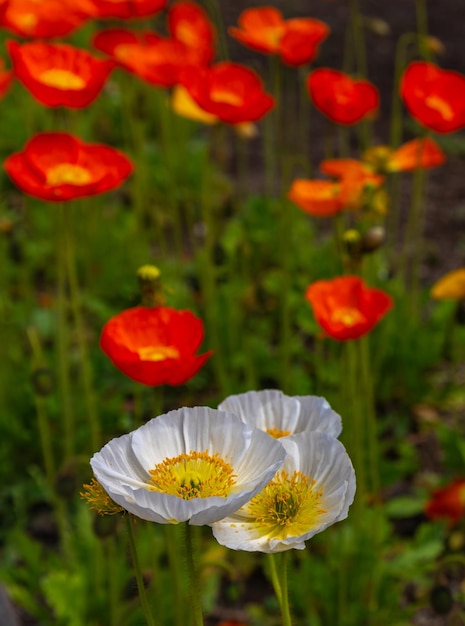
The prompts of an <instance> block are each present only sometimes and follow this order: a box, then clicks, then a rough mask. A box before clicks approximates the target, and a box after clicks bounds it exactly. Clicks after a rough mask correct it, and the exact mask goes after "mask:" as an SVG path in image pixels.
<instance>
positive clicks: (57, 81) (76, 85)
mask: <svg viewBox="0 0 465 626" xmlns="http://www.w3.org/2000/svg"><path fill="white" fill-rule="evenodd" d="M39 80H40V82H41V83H43V84H44V85H48V86H49V87H57V88H58V89H69V90H71V91H73V90H74V91H79V90H80V89H83V88H84V87H85V86H86V83H85V81H84V80H83V79H82V78H81V76H78V75H77V74H74V72H70V71H69V70H60V69H51V70H47V71H45V72H42V74H40V76H39Z"/></svg>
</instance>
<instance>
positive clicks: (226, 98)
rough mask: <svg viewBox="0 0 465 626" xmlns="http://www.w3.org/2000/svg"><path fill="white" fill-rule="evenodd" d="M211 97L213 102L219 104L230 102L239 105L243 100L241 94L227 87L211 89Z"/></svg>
mask: <svg viewBox="0 0 465 626" xmlns="http://www.w3.org/2000/svg"><path fill="white" fill-rule="evenodd" d="M210 97H211V99H212V100H213V102H219V103H221V104H231V105H232V106H235V107H238V106H241V105H242V104H243V102H244V100H243V98H242V96H240V95H239V94H237V93H234V91H230V90H229V89H223V88H221V87H216V88H214V89H212V91H211V96H210Z"/></svg>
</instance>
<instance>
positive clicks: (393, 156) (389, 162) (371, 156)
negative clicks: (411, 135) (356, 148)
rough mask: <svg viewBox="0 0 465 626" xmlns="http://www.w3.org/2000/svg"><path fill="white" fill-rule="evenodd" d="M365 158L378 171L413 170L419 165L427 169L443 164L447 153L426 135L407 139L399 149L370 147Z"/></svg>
mask: <svg viewBox="0 0 465 626" xmlns="http://www.w3.org/2000/svg"><path fill="white" fill-rule="evenodd" d="M363 160H364V161H365V162H366V163H369V164H370V165H371V166H372V167H374V168H375V169H376V170H377V171H378V172H386V173H387V172H411V171H412V170H415V169H417V168H419V167H422V168H424V169H427V168H431V167H437V166H438V165H442V164H443V163H444V162H445V160H446V155H445V154H444V152H443V151H442V150H441V148H440V147H439V146H438V144H437V143H436V142H435V141H433V140H432V139H430V138H429V137H425V138H424V139H412V141H407V143H404V144H403V145H402V146H401V147H400V148H398V149H397V150H392V149H391V148H389V146H375V147H373V148H369V149H368V150H367V151H366V152H365V154H364V155H363Z"/></svg>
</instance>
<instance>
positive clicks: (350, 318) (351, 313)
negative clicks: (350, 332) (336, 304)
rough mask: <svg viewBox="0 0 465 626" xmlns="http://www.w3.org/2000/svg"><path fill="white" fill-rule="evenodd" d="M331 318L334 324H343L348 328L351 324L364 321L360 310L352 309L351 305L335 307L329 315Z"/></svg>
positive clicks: (354, 324)
mask: <svg viewBox="0 0 465 626" xmlns="http://www.w3.org/2000/svg"><path fill="white" fill-rule="evenodd" d="M331 320H332V321H333V322H334V323H335V324H343V325H344V326H347V327H349V328H350V327H352V326H356V325H357V324H360V323H361V322H364V321H365V318H364V316H363V315H362V314H361V313H360V311H358V310H357V309H354V308H353V307H348V306H347V307H342V308H339V309H336V310H335V311H334V312H333V314H332V315H331Z"/></svg>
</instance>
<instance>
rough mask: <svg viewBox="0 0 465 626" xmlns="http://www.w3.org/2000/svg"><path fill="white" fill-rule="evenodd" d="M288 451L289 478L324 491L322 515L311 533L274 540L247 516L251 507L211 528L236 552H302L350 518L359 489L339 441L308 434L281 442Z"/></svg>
mask: <svg viewBox="0 0 465 626" xmlns="http://www.w3.org/2000/svg"><path fill="white" fill-rule="evenodd" d="M281 442H282V444H283V446H284V447H285V449H286V452H287V456H286V461H285V463H284V465H283V467H282V470H285V471H286V472H287V473H288V475H290V476H292V474H293V473H294V472H295V471H297V472H301V473H303V474H305V475H306V476H307V477H309V478H310V479H312V480H315V487H314V488H315V489H322V491H323V493H322V497H321V508H322V509H324V511H325V512H324V513H321V514H320V515H319V516H318V518H317V520H316V522H313V523H311V524H310V526H309V528H308V530H306V531H305V532H304V533H301V534H300V535H298V536H288V537H286V538H284V539H283V538H278V539H276V538H272V537H270V536H267V535H264V534H263V531H262V530H261V527H260V526H259V525H257V524H256V522H255V520H254V519H253V518H252V517H251V515H250V514H249V512H248V504H246V505H244V506H243V507H242V508H241V509H240V510H239V511H237V512H236V513H235V514H234V515H231V516H229V517H227V518H225V519H223V520H220V521H219V522H216V523H215V524H212V529H213V535H214V537H215V538H216V540H217V541H218V542H219V543H220V544H221V545H224V546H227V547H228V548H231V549H233V550H246V551H249V552H250V551H259V552H282V551H284V550H289V549H291V548H293V549H297V550H302V549H303V548H304V547H305V541H307V539H310V538H311V537H313V535H315V534H317V533H319V532H322V531H323V530H325V529H326V528H327V527H328V526H330V525H331V524H334V523H335V522H338V521H340V520H342V519H344V518H346V517H347V515H348V511H349V507H350V505H351V504H352V502H353V499H354V495H355V488H356V481H355V472H354V468H353V466H352V463H351V460H350V458H349V456H348V454H347V452H346V450H345V448H344V446H343V445H342V443H341V442H340V441H338V440H337V439H335V438H334V437H331V436H329V435H327V434H326V433H321V432H316V431H312V432H306V433H300V434H298V435H293V436H290V437H284V438H282V439H281Z"/></svg>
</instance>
